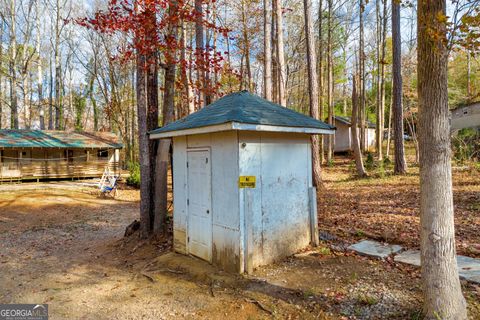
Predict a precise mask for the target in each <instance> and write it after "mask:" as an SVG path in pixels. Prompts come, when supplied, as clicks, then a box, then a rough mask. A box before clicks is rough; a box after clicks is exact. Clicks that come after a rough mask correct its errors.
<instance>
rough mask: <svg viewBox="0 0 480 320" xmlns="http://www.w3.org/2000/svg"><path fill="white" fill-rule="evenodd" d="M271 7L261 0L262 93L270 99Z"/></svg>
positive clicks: (266, 1)
mask: <svg viewBox="0 0 480 320" xmlns="http://www.w3.org/2000/svg"><path fill="white" fill-rule="evenodd" d="M271 16H272V7H271V6H270V1H269V0H263V33H264V38H263V55H264V61H263V94H264V97H265V99H267V100H269V101H272V38H271V37H272V18H271Z"/></svg>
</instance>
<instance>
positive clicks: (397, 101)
mask: <svg viewBox="0 0 480 320" xmlns="http://www.w3.org/2000/svg"><path fill="white" fill-rule="evenodd" d="M400 32H401V31H400V3H398V2H397V1H396V0H394V1H392V48H393V65H392V77H393V86H392V95H393V106H392V107H393V140H394V147H395V167H394V173H395V174H405V173H406V172H407V163H406V161H405V147H404V141H403V106H402V69H401V68H402V40H401V34H400Z"/></svg>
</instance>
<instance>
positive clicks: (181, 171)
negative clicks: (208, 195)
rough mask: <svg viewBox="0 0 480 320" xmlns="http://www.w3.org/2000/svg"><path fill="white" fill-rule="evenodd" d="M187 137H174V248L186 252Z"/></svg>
mask: <svg viewBox="0 0 480 320" xmlns="http://www.w3.org/2000/svg"><path fill="white" fill-rule="evenodd" d="M186 163H187V139H186V137H175V138H173V186H174V188H173V202H174V206H173V238H174V241H173V243H174V249H175V251H177V252H180V253H186V252H187V250H186V237H187V232H186V230H187V229H186V228H187V223H186V218H187V211H186V204H187V197H186V194H187V189H186V188H187V178H186V168H187V167H186Z"/></svg>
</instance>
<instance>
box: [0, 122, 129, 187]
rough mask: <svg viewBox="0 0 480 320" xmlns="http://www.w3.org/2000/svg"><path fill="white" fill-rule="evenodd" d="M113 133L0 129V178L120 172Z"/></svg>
mask: <svg viewBox="0 0 480 320" xmlns="http://www.w3.org/2000/svg"><path fill="white" fill-rule="evenodd" d="M122 147H123V145H122V144H121V143H120V142H119V139H118V138H117V137H116V135H115V134H113V133H106V132H96V133H88V132H68V131H42V130H0V181H16V180H37V181H38V180H40V179H61V178H65V179H70V178H72V179H73V178H76V179H80V178H91V177H101V176H102V174H103V172H104V170H105V168H109V169H110V171H111V172H113V173H114V174H118V173H119V172H120V149H121V148H122Z"/></svg>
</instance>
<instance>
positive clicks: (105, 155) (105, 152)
mask: <svg viewBox="0 0 480 320" xmlns="http://www.w3.org/2000/svg"><path fill="white" fill-rule="evenodd" d="M97 157H98V158H99V159H108V150H98V152H97Z"/></svg>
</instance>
